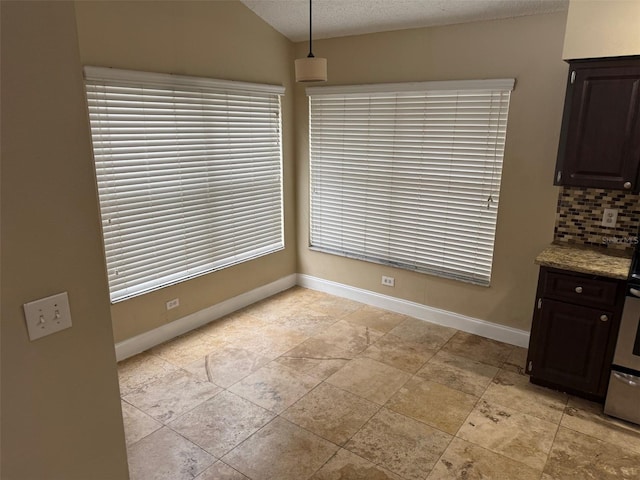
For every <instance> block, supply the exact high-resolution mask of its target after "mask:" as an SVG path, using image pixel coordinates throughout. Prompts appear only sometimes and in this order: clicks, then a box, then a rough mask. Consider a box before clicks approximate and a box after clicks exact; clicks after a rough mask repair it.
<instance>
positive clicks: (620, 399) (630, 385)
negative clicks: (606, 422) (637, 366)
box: [604, 370, 640, 425]
mask: <svg viewBox="0 0 640 480" xmlns="http://www.w3.org/2000/svg"><path fill="white" fill-rule="evenodd" d="M604 413H606V414H607V415H611V416H612V417H617V418H622V419H623V420H627V421H629V422H633V423H637V424H639V425H640V376H635V375H632V374H630V373H623V372H617V371H615V370H611V378H610V379H609V390H608V391H607V401H606V402H605V404H604Z"/></svg>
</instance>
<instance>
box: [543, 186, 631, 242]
mask: <svg viewBox="0 0 640 480" xmlns="http://www.w3.org/2000/svg"><path fill="white" fill-rule="evenodd" d="M605 208H614V209H617V210H618V221H617V224H616V228H609V227H603V226H602V225H601V222H602V214H603V212H604V209H605ZM638 226H640V195H638V194H634V193H629V192H623V191H620V190H605V189H602V188H583V187H562V189H561V191H560V195H559V197H558V211H557V214H556V228H555V232H554V239H555V241H557V242H567V243H572V244H581V245H598V246H607V247H608V248H616V249H621V250H624V249H632V248H634V246H635V244H636V243H637V241H638V237H637V236H638Z"/></svg>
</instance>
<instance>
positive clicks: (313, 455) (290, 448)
mask: <svg viewBox="0 0 640 480" xmlns="http://www.w3.org/2000/svg"><path fill="white" fill-rule="evenodd" d="M337 450H338V447H337V446H336V445H334V444H332V443H331V442H328V441H326V440H324V439H322V438H320V437H318V436H316V435H314V434H312V433H311V432H308V431H306V430H303V429H302V428H300V427H298V426H296V425H294V424H292V423H290V422H288V421H286V420H284V419H283V418H279V417H278V418H276V419H274V420H273V421H271V423H269V424H267V425H266V426H265V427H264V428H262V429H261V430H260V431H258V432H257V433H256V434H254V435H252V436H251V437H250V438H249V439H248V440H246V441H245V442H244V443H242V444H241V445H239V446H238V447H236V448H235V449H233V450H232V451H231V452H230V453H228V454H227V455H225V456H224V457H223V458H222V460H223V461H224V462H225V463H226V464H228V465H230V466H231V467H233V468H235V469H236V470H238V471H239V472H241V473H243V474H244V475H246V476H247V477H249V478H251V479H252V480H275V479H277V480H302V479H306V478H309V477H310V476H311V475H312V474H313V472H315V471H316V470H318V469H319V468H320V467H321V466H322V465H323V464H324V463H325V462H326V461H327V460H329V458H331V456H332V455H333V454H334V453H335V452H336V451H337Z"/></svg>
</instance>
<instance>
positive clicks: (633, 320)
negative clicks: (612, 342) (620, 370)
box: [613, 287, 640, 372]
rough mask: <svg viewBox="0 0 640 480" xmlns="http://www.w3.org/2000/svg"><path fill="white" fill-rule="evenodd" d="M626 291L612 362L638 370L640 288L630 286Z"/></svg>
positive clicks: (639, 368) (639, 364) (639, 353)
mask: <svg viewBox="0 0 640 480" xmlns="http://www.w3.org/2000/svg"><path fill="white" fill-rule="evenodd" d="M628 293H629V294H628V295H627V297H626V299H625V302H624V309H623V311H622V320H621V321H620V332H619V333H618V342H617V343H616V351H615V354H614V357H613V363H614V365H618V366H620V367H625V368H630V369H632V370H635V371H637V372H640V289H635V288H633V287H631V288H629V292H628ZM614 368H615V367H614Z"/></svg>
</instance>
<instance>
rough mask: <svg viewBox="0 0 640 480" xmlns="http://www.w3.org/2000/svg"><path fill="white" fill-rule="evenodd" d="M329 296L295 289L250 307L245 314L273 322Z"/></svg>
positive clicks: (303, 289)
mask: <svg viewBox="0 0 640 480" xmlns="http://www.w3.org/2000/svg"><path fill="white" fill-rule="evenodd" d="M328 296H329V295H327V294H326V293H323V292H318V291H316V290H310V289H306V288H302V287H293V288H290V289H288V290H285V291H284V292H280V293H278V294H277V295H273V296H271V297H269V298H267V299H265V300H263V301H261V302H258V303H255V304H254V305H250V306H248V307H247V308H245V309H244V310H243V312H244V313H249V314H251V315H253V316H256V317H260V318H263V319H265V320H269V321H272V320H277V319H278V318H280V317H282V316H283V315H286V314H289V313H291V312H296V311H300V310H301V309H303V308H305V307H307V306H308V305H309V304H311V303H313V302H315V301H317V300H320V299H323V298H326V297H328Z"/></svg>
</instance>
